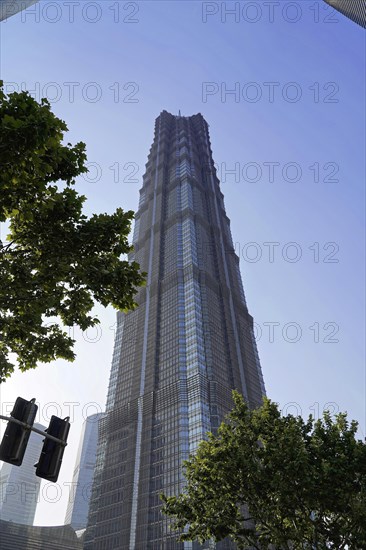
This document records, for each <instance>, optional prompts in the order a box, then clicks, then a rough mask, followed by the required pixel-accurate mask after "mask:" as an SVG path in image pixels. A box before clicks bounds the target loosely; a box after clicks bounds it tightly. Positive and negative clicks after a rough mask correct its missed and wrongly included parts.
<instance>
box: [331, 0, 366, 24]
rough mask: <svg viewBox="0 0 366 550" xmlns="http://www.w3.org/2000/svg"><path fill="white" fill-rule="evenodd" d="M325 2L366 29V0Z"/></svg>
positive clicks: (333, 0)
mask: <svg viewBox="0 0 366 550" xmlns="http://www.w3.org/2000/svg"><path fill="white" fill-rule="evenodd" d="M324 2H326V3H327V4H329V5H330V6H332V8H335V9H336V10H338V11H339V12H340V13H342V14H343V15H345V16H346V17H349V19H352V21H354V22H355V23H358V25H361V27H364V28H365V29H366V0H324Z"/></svg>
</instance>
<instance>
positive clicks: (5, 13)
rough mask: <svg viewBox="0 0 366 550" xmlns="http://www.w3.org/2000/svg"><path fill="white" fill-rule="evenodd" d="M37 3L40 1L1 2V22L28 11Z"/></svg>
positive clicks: (6, 0)
mask: <svg viewBox="0 0 366 550" xmlns="http://www.w3.org/2000/svg"><path fill="white" fill-rule="evenodd" d="M37 2H38V0H0V21H4V20H5V19H8V18H9V17H11V16H12V15H15V14H16V13H19V12H20V11H22V10H26V9H27V8H29V7H30V6H32V5H33V4H36V3H37Z"/></svg>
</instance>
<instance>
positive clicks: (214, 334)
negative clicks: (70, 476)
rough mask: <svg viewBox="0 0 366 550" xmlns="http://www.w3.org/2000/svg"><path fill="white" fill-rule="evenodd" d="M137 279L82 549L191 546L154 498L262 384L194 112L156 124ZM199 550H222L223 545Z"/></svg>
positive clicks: (139, 222) (203, 130) (123, 325)
mask: <svg viewBox="0 0 366 550" xmlns="http://www.w3.org/2000/svg"><path fill="white" fill-rule="evenodd" d="M131 259H134V260H136V261H137V262H139V264H140V266H141V269H142V270H143V271H146V272H147V273H148V280H147V285H146V287H144V288H141V289H140V290H139V293H138V295H137V302H138V303H139V308H138V309H137V310H136V311H134V312H131V313H129V314H127V315H122V314H119V315H118V319H117V333H116V342H115V350H114V355H113V362H112V371H111V378H110V386H109V392H108V398H107V406H106V410H107V413H108V414H107V415H106V417H105V418H103V419H102V420H101V424H100V432H101V433H100V439H99V445H98V453H97V463H96V469H95V476H94V485H93V492H92V498H91V504H90V512H89V520H88V528H87V531H86V534H85V546H84V547H85V548H86V549H90V550H102V549H103V550H107V549H121V550H122V549H123V550H126V549H130V550H161V549H171V550H175V549H177V550H178V549H179V550H186V549H192V550H195V549H198V548H201V546H200V545H198V544H197V543H184V544H183V543H179V542H177V540H176V534H174V533H173V532H172V531H171V530H170V528H169V520H168V519H167V518H166V517H164V516H163V515H162V514H161V500H160V497H159V495H160V493H162V492H164V493H165V494H167V495H172V494H177V493H178V492H180V491H181V490H182V489H183V487H184V477H183V473H182V463H183V461H184V460H185V459H187V458H188V456H189V454H190V453H193V452H194V451H195V450H196V449H197V445H198V443H199V442H200V441H201V440H202V439H203V438H205V437H206V433H207V432H208V431H215V430H216V428H217V427H218V425H219V423H220V422H221V421H222V419H223V417H224V415H225V414H226V413H227V412H228V411H229V410H230V409H231V407H232V398H231V392H232V389H234V388H236V389H237V390H238V391H240V392H241V393H242V394H243V395H244V396H245V398H246V399H247V401H248V402H249V403H250V404H251V406H253V407H255V406H257V405H259V404H260V403H261V401H262V396H263V395H264V393H265V388H264V383H263V377H262V374H261V368H260V364H259V359H258V353H257V348H256V343H255V339H254V332H253V319H252V317H251V316H250V314H249V312H248V310H247V306H246V302H245V297H244V291H243V287H242V282H241V278H240V272H239V259H238V257H237V256H236V254H235V251H234V246H233V241H232V238H231V231H230V221H229V219H228V217H227V216H226V213H225V206H224V200H223V195H222V193H221V191H220V186H219V181H218V178H217V176H216V171H215V168H214V163H213V160H212V152H211V146H210V140H209V132H208V125H207V123H206V121H205V120H204V118H203V117H202V115H200V114H198V115H194V116H191V117H182V116H174V115H171V114H169V113H167V112H166V111H163V112H162V113H161V115H160V116H159V117H158V119H157V120H156V124H155V137H154V142H153V145H152V147H151V149H150V154H149V157H148V162H147V164H146V173H145V175H144V177H143V186H142V189H141V191H140V203H139V209H138V212H137V214H136V224H135V231H134V253H133V254H132V255H131ZM204 547H205V548H217V549H220V550H224V549H225V550H226V549H229V548H234V546H233V545H232V544H231V543H230V542H227V541H223V542H221V543H218V544H216V545H215V544H213V543H207V544H206V545H205V546H204Z"/></svg>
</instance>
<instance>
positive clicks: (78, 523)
mask: <svg viewBox="0 0 366 550" xmlns="http://www.w3.org/2000/svg"><path fill="white" fill-rule="evenodd" d="M116 345H117V341H116ZM110 383H111V384H112V376H111V380H110ZM103 415H104V413H98V414H92V415H90V416H88V417H87V418H86V419H85V421H84V424H83V428H82V432H81V438H80V444H79V450H78V454H77V457H76V464H75V468H74V474H73V478H72V484H71V487H70V494H69V502H68V506H67V511H66V516H65V525H71V527H72V528H73V529H75V531H78V530H80V529H85V527H86V524H87V520H88V511H89V499H90V493H91V486H92V483H93V474H94V467H95V460H96V452H97V444H98V422H99V421H100V419H101V418H102V417H103Z"/></svg>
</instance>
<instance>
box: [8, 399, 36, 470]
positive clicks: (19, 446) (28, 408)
mask: <svg viewBox="0 0 366 550" xmlns="http://www.w3.org/2000/svg"><path fill="white" fill-rule="evenodd" d="M37 410H38V406H37V405H36V404H35V399H31V400H30V401H27V400H26V399H23V398H22V397H17V400H16V401H15V404H14V408H13V410H12V411H11V413H10V416H11V417H13V418H15V419H16V420H19V421H20V422H23V423H25V424H26V425H27V426H28V427H26V426H21V425H20V424H17V423H15V422H12V421H10V422H8V425H7V427H6V429H5V433H4V437H3V439H2V441H1V444H0V460H3V461H4V462H9V464H13V465H14V466H20V465H21V463H22V462H23V457H24V453H25V450H26V448H27V443H28V439H29V436H30V433H31V430H30V427H31V426H33V422H34V419H35V417H36V414H37Z"/></svg>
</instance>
